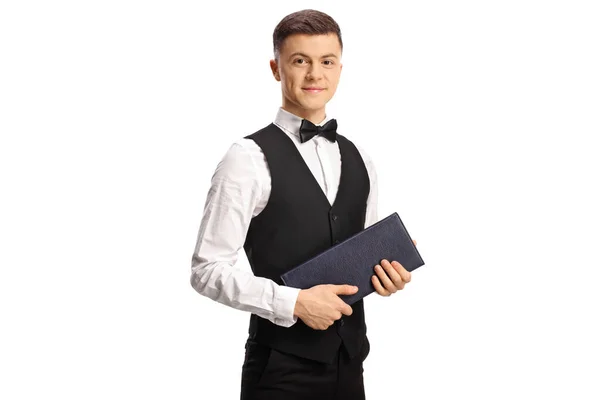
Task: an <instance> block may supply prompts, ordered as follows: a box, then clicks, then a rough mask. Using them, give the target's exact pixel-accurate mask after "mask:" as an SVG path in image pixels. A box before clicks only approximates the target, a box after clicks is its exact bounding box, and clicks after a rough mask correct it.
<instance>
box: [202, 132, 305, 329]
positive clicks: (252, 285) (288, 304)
mask: <svg viewBox="0 0 600 400" xmlns="http://www.w3.org/2000/svg"><path fill="white" fill-rule="evenodd" d="M257 172H258V171H257V168H256V164H255V162H254V161H253V159H252V157H251V155H250V154H249V152H248V151H247V150H246V148H245V147H243V146H242V145H240V144H239V143H234V144H233V145H232V146H231V147H230V148H229V150H228V151H227V153H226V154H225V156H224V157H223V158H222V160H221V161H220V162H219V164H218V165H217V168H216V170H215V173H214V174H213V176H212V179H211V186H210V189H209V191H208V195H207V198H206V202H205V205H204V213H203V217H202V221H201V223H200V229H199V232H198V237H197V241H196V247H195V250H194V254H193V257H192V273H191V277H190V283H191V285H192V287H193V288H194V289H195V290H196V291H197V292H198V293H200V294H201V295H203V296H206V297H208V298H210V299H212V300H214V301H217V302H219V303H221V304H224V305H226V306H229V307H232V308H235V309H238V310H240V311H247V312H251V313H254V314H256V315H258V316H260V317H262V318H265V319H268V320H269V321H271V322H273V323H274V324H277V325H280V326H284V327H290V326H292V325H294V324H295V323H296V321H297V319H298V317H295V316H294V308H295V304H296V300H297V298H298V293H299V292H300V289H296V288H290V287H287V286H284V285H278V284H277V283H275V282H274V281H273V280H271V279H268V278H263V277H258V276H255V275H254V274H253V273H252V270H251V269H250V268H249V267H248V268H244V269H242V268H240V266H239V265H236V262H237V257H238V252H239V250H240V249H241V248H242V247H243V245H244V242H245V239H246V235H247V232H248V227H249V225H250V221H251V220H252V216H253V213H254V211H255V208H256V206H257V204H258V203H259V201H260V196H261V195H262V186H261V182H260V176H259V175H258V173H257Z"/></svg>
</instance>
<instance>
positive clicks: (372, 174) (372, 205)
mask: <svg viewBox="0 0 600 400" xmlns="http://www.w3.org/2000/svg"><path fill="white" fill-rule="evenodd" d="M356 148H357V149H358V151H359V153H360V155H361V156H362V158H363V162H364V163H365V167H366V168H367V173H368V175H369V181H370V190H369V197H368V198H367V211H366V215H365V228H368V227H369V226H371V225H373V224H374V223H375V222H377V221H378V220H379V215H378V199H377V198H378V195H379V194H378V182H377V171H376V170H375V164H374V163H373V159H371V157H370V156H369V155H368V154H367V153H366V152H365V150H364V149H363V148H361V147H360V146H358V145H357V146H356Z"/></svg>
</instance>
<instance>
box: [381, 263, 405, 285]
mask: <svg viewBox="0 0 600 400" xmlns="http://www.w3.org/2000/svg"><path fill="white" fill-rule="evenodd" d="M381 266H382V267H383V268H384V269H385V273H386V275H387V276H388V278H390V280H391V281H392V283H393V286H394V289H396V288H397V289H403V288H404V284H405V282H404V280H403V279H402V276H400V273H399V272H398V271H397V269H396V268H395V267H394V266H393V265H392V264H390V262H389V261H388V260H381ZM383 283H384V284H385V282H383ZM386 288H387V286H386ZM387 289H388V290H390V288H387ZM390 291H391V292H392V293H393V292H395V290H390Z"/></svg>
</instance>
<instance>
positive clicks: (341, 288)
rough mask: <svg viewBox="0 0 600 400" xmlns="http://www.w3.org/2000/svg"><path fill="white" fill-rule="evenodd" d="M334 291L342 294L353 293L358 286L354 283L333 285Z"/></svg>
mask: <svg viewBox="0 0 600 400" xmlns="http://www.w3.org/2000/svg"><path fill="white" fill-rule="evenodd" d="M331 286H332V289H333V293H335V294H338V295H339V294H341V295H351V294H354V293H356V292H357V291H358V287H356V286H352V285H331Z"/></svg>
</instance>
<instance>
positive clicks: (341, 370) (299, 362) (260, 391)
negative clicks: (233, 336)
mask: <svg viewBox="0 0 600 400" xmlns="http://www.w3.org/2000/svg"><path fill="white" fill-rule="evenodd" d="M368 353H369V342H368V340H365V344H364V345H363V349H362V350H361V352H360V354H359V355H358V356H356V357H355V358H354V359H352V360H351V359H350V358H349V357H348V353H347V352H346V350H345V348H344V347H343V346H341V347H340V350H339V351H338V354H337V355H336V358H335V360H334V362H333V363H332V364H324V363H321V362H318V361H313V360H309V359H306V358H301V357H297V356H294V355H291V354H286V353H282V352H280V351H277V350H275V349H271V348H269V347H267V346H263V345H261V344H258V343H256V342H255V341H253V340H251V339H248V341H247V342H246V356H245V359H244V364H243V366H242V390H241V397H240V399H241V400H307V399H308V400H338V399H339V400H341V399H344V400H365V389H364V384H363V372H364V369H363V361H364V359H365V358H366V356H367V354H368Z"/></svg>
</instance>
